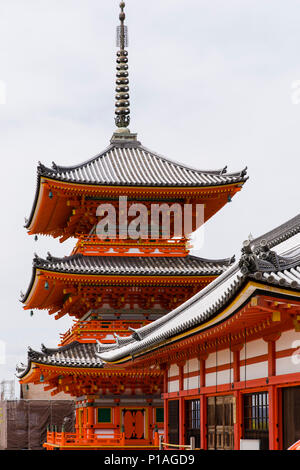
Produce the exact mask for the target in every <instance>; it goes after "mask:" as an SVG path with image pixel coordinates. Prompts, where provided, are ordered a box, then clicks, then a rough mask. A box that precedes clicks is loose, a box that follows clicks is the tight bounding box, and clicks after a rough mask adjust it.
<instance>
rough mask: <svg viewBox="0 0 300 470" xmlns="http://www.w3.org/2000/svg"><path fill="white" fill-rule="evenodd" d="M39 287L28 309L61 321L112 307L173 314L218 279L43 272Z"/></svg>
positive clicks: (30, 299)
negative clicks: (46, 310)
mask: <svg viewBox="0 0 300 470" xmlns="http://www.w3.org/2000/svg"><path fill="white" fill-rule="evenodd" d="M36 277H37V279H38V283H37V284H36V285H35V286H34V289H33V291H32V292H31V294H30V296H29V297H28V299H29V300H28V302H26V304H25V306H24V309H25V310H28V309H32V308H37V309H48V311H49V314H50V315H52V314H56V316H55V318H56V319H59V318H61V317H62V316H64V315H66V314H68V315H70V316H74V317H76V318H77V319H80V318H81V317H82V316H83V315H84V314H85V313H87V312H88V311H89V310H97V309H100V308H101V307H102V306H103V305H104V304H108V305H109V306H110V307H111V308H112V309H115V310H120V309H123V308H125V307H126V308H132V309H133V308H134V306H135V305H138V306H139V308H141V309H144V310H145V314H147V311H149V312H150V310H151V309H152V308H154V306H157V305H159V306H160V307H159V308H161V309H162V310H163V311H169V310H171V309H172V308H175V307H176V306H177V305H179V304H180V303H183V302H184V301H185V300H187V299H188V298H190V297H191V296H192V295H194V294H195V293H196V292H198V291H199V289H201V288H203V287H205V286H206V285H207V284H209V283H210V282H211V280H212V279H214V278H215V276H208V277H207V276H190V277H188V278H187V277H180V276H176V277H175V276H161V277H154V276H149V277H142V276H128V277H127V276H94V277H92V276H85V277H84V276H78V275H70V274H68V275H65V274H60V273H54V272H48V271H40V272H38V273H37V274H36Z"/></svg>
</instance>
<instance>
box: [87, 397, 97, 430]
mask: <svg viewBox="0 0 300 470" xmlns="http://www.w3.org/2000/svg"><path fill="white" fill-rule="evenodd" d="M94 412H95V408H94V406H93V403H91V402H89V403H88V407H87V423H86V427H87V439H94V434H95V430H94V425H95V418H94Z"/></svg>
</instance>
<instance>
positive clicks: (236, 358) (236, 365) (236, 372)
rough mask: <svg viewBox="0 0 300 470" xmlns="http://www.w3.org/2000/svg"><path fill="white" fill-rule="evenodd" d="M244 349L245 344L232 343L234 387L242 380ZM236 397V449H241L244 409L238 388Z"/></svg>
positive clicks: (234, 426) (235, 393)
mask: <svg viewBox="0 0 300 470" xmlns="http://www.w3.org/2000/svg"><path fill="white" fill-rule="evenodd" d="M242 349H243V344H242V343H240V344H234V345H231V351H232V352H233V387H235V385H236V384H237V383H238V382H240V380H241V373H240V352H241V350H242ZM234 398H235V405H234V406H235V410H234V413H235V422H234V425H233V429H234V450H240V439H241V437H242V420H243V411H242V406H243V403H242V396H241V393H240V392H239V391H238V390H235V391H234Z"/></svg>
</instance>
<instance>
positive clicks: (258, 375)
mask: <svg viewBox="0 0 300 470" xmlns="http://www.w3.org/2000/svg"><path fill="white" fill-rule="evenodd" d="M264 377H268V361H264V362H257V363H256V364H248V365H246V380H253V379H263V378H264ZM240 379H241V381H244V380H245V366H241V367H240Z"/></svg>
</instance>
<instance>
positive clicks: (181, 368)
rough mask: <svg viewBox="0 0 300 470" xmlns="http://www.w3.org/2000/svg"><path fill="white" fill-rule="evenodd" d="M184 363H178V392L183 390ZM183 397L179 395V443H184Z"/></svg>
mask: <svg viewBox="0 0 300 470" xmlns="http://www.w3.org/2000/svg"><path fill="white" fill-rule="evenodd" d="M184 364H185V362H180V363H178V364H177V365H178V367H179V394H180V392H182V391H183V390H184ZM184 405H185V403H184V398H183V397H181V396H180V397H179V423H178V424H179V444H180V445H183V444H184V437H185V436H184V434H185V433H184V428H185V409H184Z"/></svg>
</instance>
